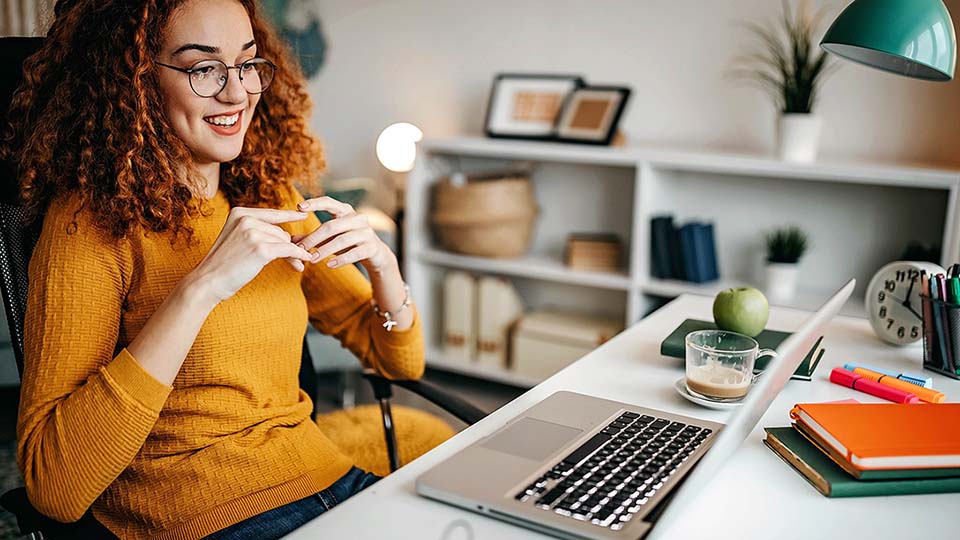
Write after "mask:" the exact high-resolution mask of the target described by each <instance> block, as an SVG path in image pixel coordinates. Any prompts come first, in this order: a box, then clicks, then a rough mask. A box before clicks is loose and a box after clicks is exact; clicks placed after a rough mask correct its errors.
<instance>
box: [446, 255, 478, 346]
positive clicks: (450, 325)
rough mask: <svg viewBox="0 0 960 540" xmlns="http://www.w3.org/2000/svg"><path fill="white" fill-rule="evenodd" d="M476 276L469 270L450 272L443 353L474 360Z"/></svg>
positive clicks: (447, 287)
mask: <svg viewBox="0 0 960 540" xmlns="http://www.w3.org/2000/svg"><path fill="white" fill-rule="evenodd" d="M476 287H477V285H476V279H474V277H473V276H471V275H470V274H468V273H466V272H448V273H447V275H446V276H445V277H444V280H443V354H444V356H445V357H446V358H448V359H450V360H459V361H461V362H464V363H467V362H472V361H473V359H474V356H475V350H474V346H475V344H476V341H477V340H476V333H475V331H474V328H475V326H476V320H475V319H476Z"/></svg>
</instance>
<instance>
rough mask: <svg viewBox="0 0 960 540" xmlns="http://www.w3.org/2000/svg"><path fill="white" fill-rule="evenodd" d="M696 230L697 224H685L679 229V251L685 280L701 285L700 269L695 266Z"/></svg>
mask: <svg viewBox="0 0 960 540" xmlns="http://www.w3.org/2000/svg"><path fill="white" fill-rule="evenodd" d="M696 228H697V223H687V224H686V225H684V226H683V227H680V251H681V252H682V253H683V274H684V276H686V280H687V281H692V282H694V283H702V282H703V278H702V277H701V276H700V267H699V266H698V265H697V244H696V237H695V235H696Z"/></svg>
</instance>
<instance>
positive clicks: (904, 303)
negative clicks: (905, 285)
mask: <svg viewBox="0 0 960 540" xmlns="http://www.w3.org/2000/svg"><path fill="white" fill-rule="evenodd" d="M916 282H917V278H913V279H911V280H910V288H909V289H907V297H906V298H905V299H904V300H903V305H904V306H906V307H908V308H909V307H910V293H912V292H913V284H914V283H916ZM911 311H912V310H911Z"/></svg>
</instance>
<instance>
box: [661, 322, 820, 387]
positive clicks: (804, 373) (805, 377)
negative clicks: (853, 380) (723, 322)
mask: <svg viewBox="0 0 960 540" xmlns="http://www.w3.org/2000/svg"><path fill="white" fill-rule="evenodd" d="M716 328H717V325H716V324H714V323H712V322H709V321H701V320H697V319H687V320H685V321H683V322H682V323H681V324H680V326H678V327H677V328H676V330H674V331H673V332H671V333H670V335H669V336H667V339H665V340H663V342H662V343H661V344H660V354H662V355H664V356H672V357H673V358H685V357H686V337H687V334H689V333H690V332H696V331H697V330H716ZM788 337H790V332H781V331H779V330H764V331H763V332H760V335H758V336H756V337H754V339H755V340H757V343H759V344H760V348H761V349H776V348H777V347H779V346H780V344H781V343H783V341H784V340H785V339H787V338H788ZM822 344H823V337H821V338H820V339H818V340H817V342H816V343H815V344H814V345H813V348H811V349H810V350H809V351H808V352H807V355H806V356H805V357H804V359H803V362H801V363H800V365H799V366H798V367H797V370H796V371H794V372H793V376H792V377H791V378H792V379H799V380H802V381H809V380H810V379H811V378H812V377H813V372H814V370H815V369H817V365H819V364H820V359H821V358H823V346H822ZM770 360H771V357H769V356H764V357H761V358H758V359H757V363H756V365H754V367H753V370H754V371H755V372H756V371H763V370H764V369H766V367H767V364H768V363H769V362H770Z"/></svg>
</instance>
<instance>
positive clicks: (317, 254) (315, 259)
mask: <svg viewBox="0 0 960 540" xmlns="http://www.w3.org/2000/svg"><path fill="white" fill-rule="evenodd" d="M310 256H311V257H313V262H317V261H319V260H320V252H319V251H314V252H313V254H312V255H310Z"/></svg>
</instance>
